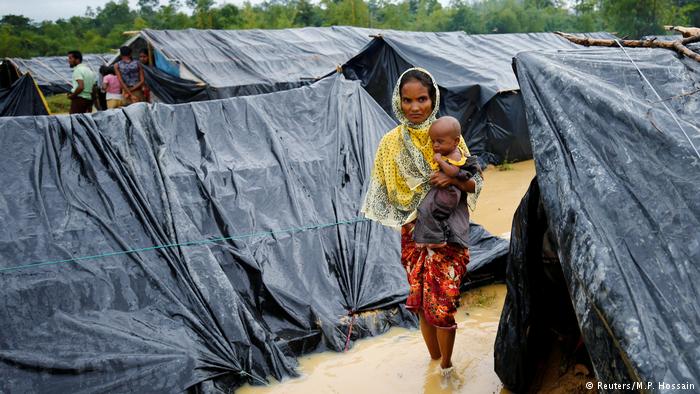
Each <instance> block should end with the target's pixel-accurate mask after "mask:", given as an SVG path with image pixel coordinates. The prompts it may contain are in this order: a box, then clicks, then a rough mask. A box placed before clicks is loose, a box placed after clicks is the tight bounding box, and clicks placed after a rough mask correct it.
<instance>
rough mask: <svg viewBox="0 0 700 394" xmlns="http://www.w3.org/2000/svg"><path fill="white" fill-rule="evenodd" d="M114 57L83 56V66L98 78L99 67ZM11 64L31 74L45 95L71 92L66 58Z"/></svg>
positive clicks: (17, 59)
mask: <svg viewBox="0 0 700 394" xmlns="http://www.w3.org/2000/svg"><path fill="white" fill-rule="evenodd" d="M112 57H114V55H110V54H102V55H100V54H83V64H85V65H86V66H88V67H89V68H90V69H91V70H92V71H93V72H95V74H96V75H98V76H99V72H100V66H103V65H105V64H107V62H108V61H109V60H110V59H111V58H112ZM10 60H11V61H12V63H13V64H14V65H15V66H16V67H17V68H18V69H19V71H20V72H21V73H22V74H25V73H27V72H29V73H31V74H32V76H33V77H34V79H35V80H36V83H37V85H39V88H40V89H41V91H42V92H43V93H44V94H46V95H53V94H59V93H68V92H70V90H71V85H72V82H71V80H72V77H73V70H72V69H71V68H70V66H69V65H68V57H67V56H46V57H33V58H31V59H21V58H12V59H10Z"/></svg>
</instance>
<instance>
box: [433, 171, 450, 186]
mask: <svg viewBox="0 0 700 394" xmlns="http://www.w3.org/2000/svg"><path fill="white" fill-rule="evenodd" d="M453 181H454V178H450V177H449V176H447V175H445V174H444V173H442V172H440V171H435V172H433V174H432V175H430V184H431V185H433V186H435V187H438V188H440V189H444V188H446V187H448V186H451V185H453V184H454V183H453Z"/></svg>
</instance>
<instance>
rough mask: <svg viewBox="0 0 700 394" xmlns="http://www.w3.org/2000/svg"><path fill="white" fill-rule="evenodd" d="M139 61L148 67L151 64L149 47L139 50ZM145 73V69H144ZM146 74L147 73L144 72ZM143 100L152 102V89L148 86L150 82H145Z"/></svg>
mask: <svg viewBox="0 0 700 394" xmlns="http://www.w3.org/2000/svg"><path fill="white" fill-rule="evenodd" d="M139 61H140V62H141V66H143V67H144V69H145V68H146V67H149V66H150V59H149V57H148V49H146V48H143V49H141V50H140V51H139ZM144 73H145V71H144ZM144 76H145V74H144ZM143 101H145V102H147V103H150V102H151V89H150V88H149V87H148V84H146V83H144V84H143Z"/></svg>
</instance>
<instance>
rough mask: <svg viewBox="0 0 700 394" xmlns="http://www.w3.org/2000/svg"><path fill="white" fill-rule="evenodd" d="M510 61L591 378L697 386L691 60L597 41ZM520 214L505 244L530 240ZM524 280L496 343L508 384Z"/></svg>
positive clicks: (699, 177)
mask: <svg viewBox="0 0 700 394" xmlns="http://www.w3.org/2000/svg"><path fill="white" fill-rule="evenodd" d="M627 54H628V55H627ZM628 56H629V58H628ZM515 66H516V69H517V75H518V79H519V81H520V86H521V89H522V93H523V97H524V102H525V105H526V111H527V119H528V123H529V126H530V135H531V141H532V147H533V153H534V157H535V164H536V169H537V174H538V175H537V178H538V182H537V183H538V185H539V189H540V194H541V196H540V198H541V204H542V207H543V211H544V213H545V215H546V218H547V222H546V227H547V228H548V232H549V237H550V238H551V243H552V244H553V245H554V250H556V251H557V257H558V260H559V261H560V262H561V267H562V271H563V277H564V278H565V283H566V285H567V288H568V295H570V298H571V301H572V305H573V310H574V311H575V314H576V317H577V319H578V324H579V326H580V329H581V333H582V335H583V339H584V341H585V344H586V347H587V348H588V352H589V354H590V357H591V361H592V364H593V367H594V369H595V373H596V376H597V378H598V380H599V381H601V382H634V381H641V382H653V388H652V389H651V391H654V392H676V390H677V389H681V387H680V386H677V387H675V388H674V387H672V386H670V385H671V384H674V385H682V384H688V383H692V384H695V390H697V384H698V382H700V342H698V341H699V340H698V337H697V335H696V334H697V333H698V332H700V307H699V306H698V303H697V300H698V294H700V267H699V266H698V263H699V262H700V238H699V235H698V229H699V228H700V199H698V196H699V195H700V154H698V152H697V148H698V147H700V119H699V118H698V116H697V114H698V112H700V95H698V94H697V92H698V89H699V88H700V63H698V62H695V61H693V60H690V59H688V58H679V57H678V56H677V55H676V54H675V53H674V52H672V51H668V50H664V49H631V48H627V49H625V50H624V51H623V50H622V49H620V48H616V49H615V48H610V49H608V48H606V49H589V50H582V51H559V52H544V53H536V52H524V53H521V54H519V55H518V56H517V57H516V59H515ZM640 72H641V73H642V74H643V76H644V77H642V75H640ZM645 78H646V79H645ZM657 93H658V95H657ZM516 220H517V219H516ZM522 225H524V224H519V223H514V231H513V237H512V238H511V242H512V243H511V252H513V250H514V246H513V243H520V244H523V245H524V244H525V243H527V242H528V240H526V239H525V240H523V239H522V237H519V236H517V234H518V233H519V234H522V231H516V230H515V229H516V228H517V226H522ZM521 248H522V247H518V246H516V247H515V250H518V249H521ZM521 257H522V256H521ZM530 257H532V256H530ZM512 262H513V260H512V259H511V260H510V261H509V264H511V263H512ZM519 264H528V265H537V264H540V263H539V262H538V261H537V258H534V259H527V258H526V259H522V258H520V259H519ZM522 269H523V268H520V267H510V266H509V268H508V270H509V271H511V270H522ZM507 280H508V281H509V282H510V281H511V280H512V281H515V283H518V282H520V283H521V285H523V284H524V285H525V286H526V285H527V283H524V282H522V280H521V279H519V278H518V277H512V278H511V277H510V276H509V277H508V279H507ZM522 291H523V290H522V288H521V289H520V290H518V291H515V292H511V291H510V288H509V293H508V296H507V297H506V304H505V307H504V312H503V315H502V317H501V325H500V327H499V334H498V337H497V342H496V352H495V353H496V354H497V357H496V371H497V373H498V374H499V376H500V377H501V379H502V380H503V381H504V383H505V384H506V386H507V387H508V386H510V387H512V388H514V389H518V387H519V386H520V389H522V387H523V386H522V385H523V384H525V383H524V381H525V380H527V379H526V377H520V376H515V375H516V374H517V372H516V371H518V370H521V367H522V366H523V365H524V364H527V363H528V362H529V360H527V359H526V358H525V357H526V356H527V354H528V352H527V349H526V347H523V346H524V345H523V344H524V343H526V342H527V336H528V335H529V333H531V331H530V329H531V327H530V325H529V323H528V319H529V317H528V311H527V308H525V309H523V304H522V301H523V298H522V297H520V296H521V295H522V294H519V293H520V292H522ZM659 382H663V383H665V384H668V385H669V386H667V385H659V384H658V383H659ZM688 387H689V386H686V388H688ZM613 390H614V389H609V390H603V391H613ZM691 390H692V388H691Z"/></svg>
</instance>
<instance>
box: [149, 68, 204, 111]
mask: <svg viewBox="0 0 700 394" xmlns="http://www.w3.org/2000/svg"><path fill="white" fill-rule="evenodd" d="M143 71H144V78H145V79H146V85H147V86H148V88H149V89H150V90H151V93H152V94H153V96H154V98H157V100H158V101H159V102H162V103H166V104H180V103H190V102H193V101H204V100H209V99H210V95H209V91H208V89H207V86H206V85H201V84H198V83H197V82H193V81H189V80H187V79H182V78H178V77H175V76H172V75H170V74H168V73H166V72H164V71H162V70H159V69H157V68H155V67H144V68H143Z"/></svg>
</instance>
